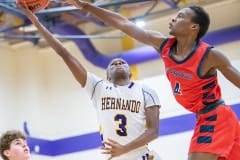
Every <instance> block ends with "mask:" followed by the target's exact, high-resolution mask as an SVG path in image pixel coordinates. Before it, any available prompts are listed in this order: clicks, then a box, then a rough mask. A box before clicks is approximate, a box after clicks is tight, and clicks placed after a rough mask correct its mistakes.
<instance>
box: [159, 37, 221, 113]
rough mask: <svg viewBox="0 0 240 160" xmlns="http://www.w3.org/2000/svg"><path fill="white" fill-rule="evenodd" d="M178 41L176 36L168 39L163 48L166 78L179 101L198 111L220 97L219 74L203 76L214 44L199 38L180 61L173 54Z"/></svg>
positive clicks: (187, 107)
mask: <svg viewBox="0 0 240 160" xmlns="http://www.w3.org/2000/svg"><path fill="white" fill-rule="evenodd" d="M176 44H177V41H176V39H175V38H169V39H166V40H165V41H164V42H163V44H162V45H161V48H160V51H161V56H162V59H163V61H164V64H165V70H166V74H167V78H168V80H169V81H170V83H171V87H172V91H173V94H174V96H175V98H176V100H177V101H178V102H179V103H180V104H181V105H182V106H184V107H185V108H186V109H187V110H189V111H191V112H195V113H196V112H198V111H199V110H201V109H202V108H203V107H204V106H206V105H208V104H210V103H213V102H216V101H218V100H220V99H221V90H220V87H219V84H218V81H217V73H216V74H215V75H213V76H210V77H201V76H200V69H201V65H202V62H203V60H204V59H205V57H206V56H207V54H208V53H209V51H210V49H211V48H212V47H211V46H209V45H208V44H206V43H204V42H202V41H200V42H199V43H198V44H197V45H196V46H195V48H193V50H192V52H191V53H190V54H189V55H188V56H187V57H186V58H185V59H183V60H181V61H179V60H176V59H175V58H174V57H173V48H174V46H176Z"/></svg>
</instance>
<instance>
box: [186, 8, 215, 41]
mask: <svg viewBox="0 0 240 160" xmlns="http://www.w3.org/2000/svg"><path fill="white" fill-rule="evenodd" d="M189 8H190V9H191V10H193V11H194V13H195V16H193V17H192V21H193V22H194V23H196V24H198V25H199V32H198V37H197V39H200V38H201V37H202V36H204V35H205V34H206V32H207V30H208V27H209V24H210V18H209V15H208V13H207V12H206V11H205V10H204V9H203V8H202V7H200V6H189Z"/></svg>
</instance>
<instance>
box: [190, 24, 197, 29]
mask: <svg viewBox="0 0 240 160" xmlns="http://www.w3.org/2000/svg"><path fill="white" fill-rule="evenodd" d="M191 28H192V29H199V24H192V26H191Z"/></svg>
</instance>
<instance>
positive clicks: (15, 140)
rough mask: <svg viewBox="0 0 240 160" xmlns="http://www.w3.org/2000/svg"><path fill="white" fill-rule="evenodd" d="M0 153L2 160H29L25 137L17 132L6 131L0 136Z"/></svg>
mask: <svg viewBox="0 0 240 160" xmlns="http://www.w3.org/2000/svg"><path fill="white" fill-rule="evenodd" d="M0 151H1V156H2V158H3V159H4V160H30V152H29V147H28V145H27V143H26V137H25V135H24V134H23V133H22V132H20V131H17V130H10V131H7V132H5V133H4V134H3V135H2V136H1V138H0Z"/></svg>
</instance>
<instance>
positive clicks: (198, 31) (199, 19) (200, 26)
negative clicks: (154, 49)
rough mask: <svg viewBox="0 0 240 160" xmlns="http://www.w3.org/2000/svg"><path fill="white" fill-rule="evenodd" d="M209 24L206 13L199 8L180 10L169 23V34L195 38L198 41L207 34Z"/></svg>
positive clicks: (191, 7) (190, 7)
mask: <svg viewBox="0 0 240 160" xmlns="http://www.w3.org/2000/svg"><path fill="white" fill-rule="evenodd" d="M209 24H210V19H209V15H208V13H207V12H206V11H205V10H204V9H203V8H202V7H200V6H189V7H186V8H183V9H181V10H180V11H179V12H178V13H177V15H176V16H175V17H173V18H172V21H171V22H170V24H169V25H170V26H169V28H170V34H171V35H174V36H186V35H191V36H193V35H194V36H195V37H196V40H199V39H200V38H201V37H202V36H204V34H205V33H206V32H207V30H208V27H209Z"/></svg>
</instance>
